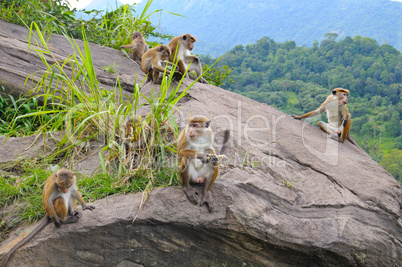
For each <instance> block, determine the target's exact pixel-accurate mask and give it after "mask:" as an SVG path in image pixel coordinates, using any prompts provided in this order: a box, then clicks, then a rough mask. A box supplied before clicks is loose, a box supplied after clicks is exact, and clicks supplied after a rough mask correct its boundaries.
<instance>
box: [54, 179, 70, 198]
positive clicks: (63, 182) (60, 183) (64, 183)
mask: <svg viewBox="0 0 402 267" xmlns="http://www.w3.org/2000/svg"><path fill="white" fill-rule="evenodd" d="M71 178H72V177H68V176H67V175H58V176H57V180H56V187H57V190H58V191H59V192H61V193H64V194H65V193H67V192H68V190H69V189H70V187H71V186H72V185H73V179H71Z"/></svg>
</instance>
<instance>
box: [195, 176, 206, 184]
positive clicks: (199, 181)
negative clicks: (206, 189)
mask: <svg viewBox="0 0 402 267" xmlns="http://www.w3.org/2000/svg"><path fill="white" fill-rule="evenodd" d="M204 181H205V177H203V176H198V177H197V179H195V182H196V183H197V184H203V183H204Z"/></svg>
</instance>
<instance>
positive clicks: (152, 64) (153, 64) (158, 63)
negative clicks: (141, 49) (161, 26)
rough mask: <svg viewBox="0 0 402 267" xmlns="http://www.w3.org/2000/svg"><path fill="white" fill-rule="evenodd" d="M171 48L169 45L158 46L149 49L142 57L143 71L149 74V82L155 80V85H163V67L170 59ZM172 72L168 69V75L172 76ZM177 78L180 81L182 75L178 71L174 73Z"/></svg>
mask: <svg viewBox="0 0 402 267" xmlns="http://www.w3.org/2000/svg"><path fill="white" fill-rule="evenodd" d="M170 54H171V52H170V48H169V47H168V46H167V45H158V46H156V47H154V48H151V49H149V50H148V51H147V52H145V54H144V55H143V56H142V63H141V65H142V70H143V71H144V72H145V74H148V79H147V82H148V81H150V80H153V82H154V83H161V80H162V76H163V73H164V72H165V68H164V67H163V66H162V65H163V64H167V63H165V61H166V60H167V59H168V58H169V57H170ZM170 72H171V71H170V70H169V69H166V73H167V74H170ZM174 75H175V78H178V79H180V78H181V74H180V73H179V72H178V71H175V72H174Z"/></svg>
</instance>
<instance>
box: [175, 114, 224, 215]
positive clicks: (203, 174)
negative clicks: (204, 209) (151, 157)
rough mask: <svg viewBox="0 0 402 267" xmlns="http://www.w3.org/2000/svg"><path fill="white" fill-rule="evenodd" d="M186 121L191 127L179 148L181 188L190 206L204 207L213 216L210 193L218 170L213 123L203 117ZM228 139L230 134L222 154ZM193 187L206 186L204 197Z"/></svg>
mask: <svg viewBox="0 0 402 267" xmlns="http://www.w3.org/2000/svg"><path fill="white" fill-rule="evenodd" d="M187 121H188V122H189V125H186V127H185V128H184V129H183V130H182V131H181V133H180V135H179V140H178V146H177V154H178V157H179V160H180V166H179V177H180V184H181V188H182V189H183V191H184V193H185V194H186V196H187V198H188V200H189V201H190V202H191V203H193V204H198V205H199V206H201V205H203V204H204V203H205V204H207V206H208V210H209V211H210V212H211V211H213V209H214V199H213V197H212V194H211V191H210V190H211V187H212V185H213V184H214V182H215V179H216V177H217V175H218V169H219V162H218V156H217V155H216V153H215V150H214V149H213V147H212V143H213V133H212V130H211V121H210V120H208V118H207V117H205V116H201V115H196V116H192V117H190V118H188V119H187ZM228 139H229V131H226V132H225V136H224V145H223V147H222V153H223V150H224V149H225V147H226V146H225V144H226V143H227V141H228ZM190 183H201V184H204V188H203V193H202V196H201V197H199V196H198V192H197V191H196V190H195V189H194V188H192V187H190Z"/></svg>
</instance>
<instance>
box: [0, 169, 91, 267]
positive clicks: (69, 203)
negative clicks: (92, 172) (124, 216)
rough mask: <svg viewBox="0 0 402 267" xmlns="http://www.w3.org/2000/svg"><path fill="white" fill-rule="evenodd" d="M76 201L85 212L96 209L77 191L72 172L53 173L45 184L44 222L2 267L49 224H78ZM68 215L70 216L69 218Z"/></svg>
mask: <svg viewBox="0 0 402 267" xmlns="http://www.w3.org/2000/svg"><path fill="white" fill-rule="evenodd" d="M75 199H76V200H78V201H79V202H80V203H81V205H82V209H83V210H86V209H88V210H91V211H92V210H93V209H95V207H94V206H92V205H87V204H86V203H85V201H84V200H83V199H82V196H81V194H80V192H79V191H78V189H77V182H76V178H75V176H74V175H73V173H72V172H71V171H70V170H67V169H61V170H59V171H57V172H55V173H52V174H51V175H50V176H49V178H47V180H46V182H45V186H44V187H43V190H42V205H43V207H44V210H45V211H46V216H45V218H44V220H43V221H42V222H41V223H40V225H38V226H37V227H36V228H35V229H34V230H33V231H32V232H31V233H30V234H29V235H27V236H26V237H25V238H24V239H22V240H21V241H20V242H18V244H16V245H15V246H14V247H13V248H12V249H11V250H10V251H9V252H8V253H7V255H6V256H5V257H4V259H3V261H2V263H1V267H5V266H7V262H8V260H9V258H10V257H11V256H12V254H13V253H14V252H15V251H16V250H17V249H18V248H20V247H21V246H22V245H24V244H25V243H26V242H28V241H29V240H31V239H32V238H33V237H34V236H35V235H36V234H37V233H39V231H41V230H42V229H43V228H44V227H45V226H46V225H47V224H48V223H50V222H51V221H53V223H54V225H55V226H56V227H60V226H61V224H67V223H76V222H78V220H79V218H80V217H81V213H80V212H78V211H77V210H76V203H75ZM67 215H70V216H68V217H67Z"/></svg>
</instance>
